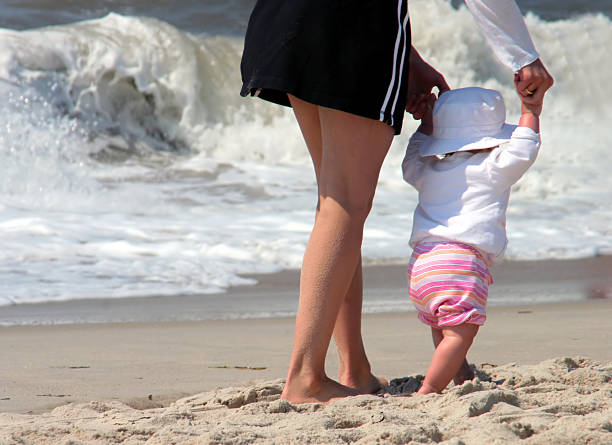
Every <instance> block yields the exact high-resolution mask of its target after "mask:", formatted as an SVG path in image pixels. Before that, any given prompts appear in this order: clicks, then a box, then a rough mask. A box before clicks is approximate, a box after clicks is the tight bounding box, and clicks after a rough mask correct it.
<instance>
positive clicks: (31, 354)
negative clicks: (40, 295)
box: [0, 258, 612, 445]
mask: <svg viewBox="0 0 612 445" xmlns="http://www.w3.org/2000/svg"><path fill="white" fill-rule="evenodd" d="M551 263H552V265H551ZM576 263H577V264H584V265H585V267H586V268H585V269H584V270H583V271H582V272H583V273H582V274H580V271H577V272H575V273H577V274H578V275H579V276H580V277H587V278H588V280H587V281H588V282H589V283H591V284H590V285H586V283H584V284H585V286H583V287H584V289H590V290H588V292H587V291H586V290H585V292H587V294H585V295H586V296H590V297H591V298H586V297H585V298H583V299H581V300H580V301H578V302H569V303H557V304H540V305H520V306H499V307H495V306H493V307H490V308H489V313H488V320H487V324H486V325H485V327H483V328H482V329H481V331H480V333H479V335H478V337H477V338H476V341H475V343H474V346H473V347H472V349H471V351H470V354H469V357H468V358H469V360H470V362H472V363H473V364H474V365H475V366H476V369H477V374H478V378H477V379H475V380H474V381H472V382H468V383H465V384H464V385H462V386H458V387H453V386H452V385H451V386H450V387H449V388H448V389H447V390H446V391H445V392H444V393H443V394H441V395H429V396H418V395H414V394H412V395H411V393H412V392H414V391H415V389H416V387H417V386H418V382H419V379H420V377H419V376H420V375H422V374H423V373H424V371H425V370H426V368H427V364H428V362H429V360H430V358H431V351H432V346H431V340H430V338H429V332H428V330H427V329H426V328H425V327H424V326H423V325H421V324H420V322H418V320H417V319H416V316H415V314H414V313H413V312H403V313H393V314H370V315H366V316H365V317H364V339H365V343H366V348H367V350H368V354H369V357H370V360H371V362H372V364H373V370H374V372H375V373H377V374H378V375H381V376H384V377H386V378H388V379H389V380H391V385H390V386H389V387H387V388H385V391H384V392H383V394H381V395H377V396H374V395H369V396H365V395H364V396H359V397H354V398H350V399H346V400H342V401H339V402H336V403H333V404H331V405H328V406H324V405H304V406H295V405H292V404H289V403H286V402H285V401H282V400H280V399H279V395H280V391H281V388H282V379H283V378H284V377H285V373H286V366H287V364H288V358H289V353H290V349H291V343H292V339H293V318H292V317H284V318H269V319H246V320H223V321H214V320H213V321H206V320H205V321H181V322H141V323H86V324H66V325H54V326H12V327H4V328H0V350H1V351H2V360H1V361H0V444H2V445H4V444H17V443H88V444H89V443H92V444H94V443H95V444H107V443H119V442H121V443H126V444H127V443H130V444H131V443H134V444H136V443H151V444H153V443H159V444H165V443H228V444H229V443H232V444H234V443H287V444H289V443H349V442H355V443H448V444H451V443H452V444H457V445H458V444H460V443H464V444H481V443H491V444H495V443H500V444H501V443H519V442H520V443H534V444H549V443H550V444H565V443H567V444H576V443H584V444H587V443H588V444H609V443H612V348H611V347H610V344H612V323H610V319H612V300H611V299H610V298H609V289H610V288H609V279H610V278H609V275H610V274H609V271H610V270H612V269H610V268H609V259H608V258H606V259H600V260H599V261H597V260H596V261H594V262H593V263H592V264H591V263H590V262H588V261H587V262H584V261H583V262H581V261H577V262H576ZM563 264H566V263H563ZM566 265H567V264H566ZM570 265H573V266H575V264H570ZM539 266H541V267H540V269H539V272H540V273H538V267H537V265H536V266H535V267H534V266H533V264H528V265H525V264H522V265H515V266H512V265H510V266H509V267H507V268H506V272H502V271H503V269H500V271H499V273H498V274H497V277H496V280H497V282H498V284H499V285H500V286H501V287H503V286H506V285H510V283H511V282H512V281H513V280H514V281H518V280H519V278H520V274H519V275H517V274H516V270H515V269H513V268H520V267H527V268H528V269H530V270H531V273H530V275H529V276H530V277H536V278H532V279H531V280H532V282H533V283H536V282H539V283H540V284H539V285H540V286H545V283H546V282H548V284H547V285H546V286H548V287H549V289H554V288H555V286H559V283H560V281H559V280H554V279H553V278H554V277H551V276H550V274H552V273H553V271H555V270H556V271H557V272H554V273H561V274H564V273H565V277H566V278H567V279H568V282H572V283H574V284H575V283H577V282H580V279H578V278H572V276H568V275H567V274H568V273H569V269H571V268H570V267H569V266H568V270H567V271H564V267H565V266H563V265H562V264H561V263H555V262H544V263H541V264H539ZM553 266H554V267H553ZM513 270H514V272H515V273H512V271H513ZM572 270H573V269H572ZM389 271H393V267H387V268H385V267H382V268H381V271H373V270H369V272H368V273H369V274H370V275H369V278H370V279H369V281H366V283H368V284H369V287H368V290H367V292H366V295H367V294H368V292H374V290H375V289H376V288H377V287H381V288H385V289H387V290H388V288H389V287H393V286H395V285H397V286H398V288H399V286H400V283H399V282H395V281H394V279H387V280H385V279H384V276H385V275H388V274H389ZM281 276H282V277H284V278H282V279H280V280H276V281H275V280H273V279H271V281H266V280H263V282H262V283H261V284H260V286H259V287H258V286H255V287H254V288H253V289H252V292H253V293H254V294H257V293H258V292H265V290H266V289H268V290H270V291H273V290H274V289H276V290H279V289H284V291H287V292H288V291H289V290H290V289H292V288H293V287H294V285H295V281H294V278H295V276H294V275H292V274H291V273H289V274H281ZM391 276H395V275H394V274H391ZM537 277H539V278H537ZM268 278H269V279H270V277H268ZM367 278H368V277H366V280H367ZM581 279H582V278H581ZM538 280H539V281H538ZM561 282H562V280H561ZM534 286H535V284H534ZM241 291H245V290H244V289H243V290H241ZM247 292H248V291H247ZM366 298H367V297H366ZM67 304H69V303H67ZM32 310H40V308H38V309H36V308H33V309H32ZM336 365H337V362H336V357H335V351H334V348H333V344H332V347H331V348H330V351H329V359H328V373H329V374H330V375H332V376H333V375H335V372H336ZM399 394H403V395H404V396H407V397H403V396H399Z"/></svg>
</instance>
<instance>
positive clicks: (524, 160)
mask: <svg viewBox="0 0 612 445" xmlns="http://www.w3.org/2000/svg"><path fill="white" fill-rule="evenodd" d="M539 148H540V135H539V134H538V133H536V132H535V131H533V130H532V129H531V128H527V127H517V128H516V129H515V130H514V132H513V133H512V137H511V139H510V142H509V143H507V144H502V145H500V146H499V147H497V148H495V149H494V150H493V151H492V152H491V154H490V155H489V157H488V161H487V170H488V173H489V177H490V179H491V181H493V182H494V183H496V184H499V185H501V186H502V187H504V188H507V187H511V186H512V184H514V183H515V182H517V181H518V180H519V179H520V178H521V176H523V174H524V173H525V172H526V171H527V170H528V169H529V167H531V165H532V164H533V163H534V162H535V160H536V157H537V155H538V150H539Z"/></svg>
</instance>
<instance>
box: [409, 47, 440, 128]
mask: <svg viewBox="0 0 612 445" xmlns="http://www.w3.org/2000/svg"><path fill="white" fill-rule="evenodd" d="M409 62H410V71H409V74H408V93H407V98H406V111H407V112H409V113H410V114H412V117H413V118H414V119H415V120H421V119H423V116H424V115H425V113H426V112H427V106H428V103H429V102H428V100H429V96H430V95H433V93H432V92H431V90H432V89H433V88H434V87H437V88H438V90H439V92H440V93H442V92H443V91H447V90H450V87H449V86H448V83H446V80H445V79H444V76H443V75H442V74H440V73H439V72H438V71H436V70H435V69H434V68H433V67H432V66H431V65H429V64H428V63H427V62H425V61H424V60H423V59H422V58H421V56H420V54H419V53H418V52H417V50H416V49H415V48H414V47H412V48H411V50H410V59H409ZM433 96H434V101H435V95H433ZM432 107H433V103H432Z"/></svg>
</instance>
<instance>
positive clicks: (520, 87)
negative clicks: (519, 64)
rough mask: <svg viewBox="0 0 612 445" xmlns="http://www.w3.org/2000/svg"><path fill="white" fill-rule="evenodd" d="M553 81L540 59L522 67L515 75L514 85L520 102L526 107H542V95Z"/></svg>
mask: <svg viewBox="0 0 612 445" xmlns="http://www.w3.org/2000/svg"><path fill="white" fill-rule="evenodd" d="M554 82H555V80H554V79H553V78H552V76H551V75H550V73H549V72H548V71H547V70H546V67H545V66H544V64H543V63H542V61H541V60H540V59H536V60H535V61H533V62H531V63H530V64H529V65H526V66H524V67H523V68H521V69H520V70H519V72H518V73H517V74H516V75H515V81H514V84H515V86H516V92H517V93H518V94H519V95H520V96H521V100H522V101H523V102H524V103H526V104H528V105H534V106H537V105H542V102H543V101H544V93H546V90H548V89H549V88H550V87H551V86H552V85H553V83H554Z"/></svg>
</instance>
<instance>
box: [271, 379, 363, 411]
mask: <svg viewBox="0 0 612 445" xmlns="http://www.w3.org/2000/svg"><path fill="white" fill-rule="evenodd" d="M307 380H308V379H302V378H299V377H295V378H293V379H291V381H289V380H288V381H287V382H286V383H285V386H284V388H283V392H282V394H281V399H284V400H287V401H288V402H291V403H295V404H300V403H324V404H326V403H330V402H333V401H335V400H338V399H341V398H343V397H350V396H356V395H359V392H357V391H356V390H355V389H353V388H349V387H348V386H344V385H342V384H340V383H338V382H336V381H335V380H332V379H330V378H329V377H327V376H326V377H324V379H323V381H313V380H312V379H310V381H307Z"/></svg>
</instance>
